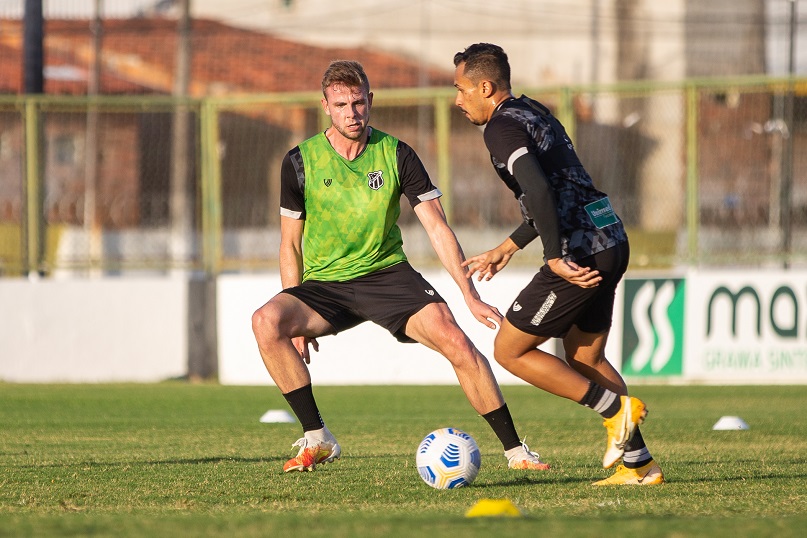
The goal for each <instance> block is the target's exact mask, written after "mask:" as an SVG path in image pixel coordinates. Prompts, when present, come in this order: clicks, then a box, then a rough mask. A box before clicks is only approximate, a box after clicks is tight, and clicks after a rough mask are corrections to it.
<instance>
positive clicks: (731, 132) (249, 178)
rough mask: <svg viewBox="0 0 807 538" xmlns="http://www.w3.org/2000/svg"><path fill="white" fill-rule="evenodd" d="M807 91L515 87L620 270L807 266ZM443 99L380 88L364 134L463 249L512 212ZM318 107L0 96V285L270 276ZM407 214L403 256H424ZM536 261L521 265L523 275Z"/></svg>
mask: <svg viewBox="0 0 807 538" xmlns="http://www.w3.org/2000/svg"><path fill="white" fill-rule="evenodd" d="M805 87H807V81H805V80H802V79H795V80H793V79H784V80H783V79H770V78H756V79H738V80H730V81H691V82H687V83H681V84H664V85H660V84H652V83H642V84H625V85H620V86H613V87H607V88H604V87H579V88H557V89H542V90H535V91H525V93H527V94H528V95H530V96H531V97H534V98H536V99H538V100H541V101H542V102H544V103H545V104H547V105H548V106H550V108H552V109H553V110H554V111H555V113H556V115H558V116H559V117H560V118H561V120H562V121H563V122H564V123H565V124H566V126H567V128H568V130H569V132H570V134H571V136H572V138H573V140H574V141H575V144H576V146H577V150H578V152H579V154H580V156H581V159H582V161H583V163H584V164H585V165H586V167H587V168H588V170H589V171H590V173H591V174H592V176H593V177H594V179H595V183H596V184H597V185H598V186H599V187H600V188H601V190H604V191H605V192H607V193H608V194H609V195H610V198H611V200H612V202H613V204H614V206H615V208H616V210H617V211H618V213H619V214H620V216H621V218H622V219H623V221H624V222H625V224H626V225H627V227H628V230H629V234H630V236H631V240H632V267H633V268H634V269H640V268H659V267H668V268H669V267H677V266H685V265H700V266H714V265H757V266H759V265H766V264H769V265H782V264H786V265H790V266H793V265H804V264H805V263H807V171H805V170H807V168H806V167H805V166H804V165H807V163H805V162H803V161H805V160H807V152H806V151H804V149H807V130H805V123H807V110H805V104H806V103H807V101H805V99H804V97H803V94H804V93H805V92H804V89H805ZM453 97H454V94H453V92H451V91H447V90H445V89H440V90H380V91H376V95H375V100H374V106H373V116H372V120H371V124H372V125H374V126H375V127H377V128H379V129H381V130H384V131H387V132H389V133H390V134H393V135H394V136H396V137H398V138H400V139H402V140H404V141H406V142H407V143H409V144H410V145H412V146H413V147H414V148H415V149H416V150H417V152H418V154H419V155H420V157H421V159H422V160H423V162H424V164H425V165H426V168H427V170H429V172H430V174H431V176H432V178H433V180H434V181H435V183H436V184H437V185H438V186H439V187H440V189H441V190H442V191H443V192H444V194H445V196H444V197H443V204H444V205H445V207H446V209H447V214H448V216H449V220H450V222H451V224H452V226H453V227H454V229H455V231H456V232H457V235H458V237H459V238H460V242H461V243H462V245H463V248H464V250H465V251H466V252H467V253H469V254H471V253H477V252H479V251H482V250H486V249H488V248H491V247H493V246H495V245H496V244H498V243H499V242H500V241H501V240H502V239H503V238H504V237H505V236H506V235H507V234H508V233H509V232H510V231H511V230H512V229H513V228H514V227H515V226H516V225H517V224H518V221H519V218H520V217H519V212H518V209H517V205H516V203H515V201H514V200H513V198H512V195H511V194H510V192H509V191H508V190H507V189H505V188H504V187H503V185H502V184H501V182H500V181H499V180H498V179H497V178H496V176H495V173H494V172H493V169H492V167H491V165H490V161H489V156H488V153H487V151H486V150H485V147H484V143H483V141H482V136H481V133H480V132H479V130H478V129H477V128H476V127H474V126H472V125H471V124H469V123H468V121H467V120H466V119H465V118H464V117H462V115H461V114H460V113H459V111H458V110H457V109H456V108H455V107H453ZM319 98H320V95H319V94H318V93H316V92H312V93H303V94H272V95H253V96H247V97H232V98H209V99H203V100H174V99H171V98H165V97H95V98H86V97H84V98H58V97H53V96H47V97H44V96H38V97H37V96H31V97H22V96H18V97H7V98H0V274H4V275H17V274H27V273H32V272H39V273H43V274H58V273H59V272H65V271H67V272H78V273H80V274H89V273H93V272H96V273H97V272H102V273H116V272H121V271H129V270H150V271H159V272H164V271H170V270H174V269H183V270H199V271H206V272H209V273H212V274H217V273H219V272H222V271H245V270H250V271H251V270H265V269H270V268H273V267H274V266H275V265H276V264H277V250H278V245H279V229H278V228H279V207H278V204H279V174H280V162H281V160H282V158H283V156H284V155H285V153H286V152H287V151H288V150H289V149H290V148H291V147H292V146H294V145H295V144H297V143H298V142H300V141H302V140H303V139H305V138H307V137H309V136H312V135H313V134H315V133H316V132H318V131H320V130H322V129H324V128H325V127H326V126H327V123H326V120H327V117H326V116H325V115H324V114H323V113H322V110H321V106H320V104H319ZM403 205H404V211H403V213H402V217H401V221H400V224H401V227H402V228H403V230H404V240H405V249H406V250H407V252H408V254H409V255H410V257H411V258H413V259H416V260H418V261H419V262H423V263H434V262H435V261H436V256H434V254H433V252H432V251H431V247H430V246H429V244H428V240H427V238H426V237H425V234H424V233H423V232H422V229H421V228H420V227H419V224H418V223H417V219H416V217H415V216H414V212H412V211H411V210H409V209H408V207H406V206H407V204H406V203H405V201H404V203H403ZM540 250H541V249H540V246H539V245H535V246H530V247H528V248H527V250H525V252H524V253H523V254H522V255H520V256H519V257H517V258H518V261H519V262H521V263H537V262H538V261H539V260H540V255H541V252H540ZM514 262H515V260H514Z"/></svg>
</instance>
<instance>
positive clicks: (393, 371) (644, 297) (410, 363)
mask: <svg viewBox="0 0 807 538" xmlns="http://www.w3.org/2000/svg"><path fill="white" fill-rule="evenodd" d="M424 276H425V277H426V278H427V279H428V280H429V281H430V282H431V284H432V285H433V286H434V287H435V288H436V289H437V291H439V292H440V294H441V295H443V297H444V298H445V299H446V300H447V301H448V303H449V306H450V307H451V309H452V310H453V311H454V314H455V316H456V317H457V320H458V322H459V324H460V326H461V327H462V328H463V329H464V330H465V331H466V332H467V333H468V334H469V336H470V337H471V339H472V340H473V341H474V342H475V343H476V344H477V346H478V347H479V349H480V350H481V351H482V352H483V353H484V354H485V355H487V356H488V358H489V360H491V362H492V367H493V370H494V373H495V374H496V377H497V378H498V379H499V382H500V383H502V384H521V383H523V382H522V381H521V380H519V379H517V378H515V377H513V376H512V375H510V374H509V373H507V372H505V371H504V370H503V369H502V368H500V367H499V366H498V365H497V364H495V361H493V359H492V349H493V339H494V336H495V331H493V330H490V329H488V328H486V327H485V326H483V325H482V324H480V323H478V322H477V321H476V320H474V319H473V318H472V317H471V315H470V313H469V312H468V311H467V308H466V307H465V304H464V302H463V301H462V298H461V296H460V294H459V291H458V290H457V287H456V285H455V284H454V282H453V281H452V280H451V279H450V277H449V276H448V275H447V274H446V273H445V272H444V271H438V270H434V271H424ZM531 276H532V273H531V272H527V271H524V270H518V269H517V268H508V270H507V271H505V272H504V273H501V274H499V275H497V276H496V278H494V279H493V280H492V281H490V282H484V283H479V284H478V285H477V287H478V289H479V291H480V294H481V296H482V298H483V299H484V300H485V301H487V302H488V303H490V304H493V305H495V306H496V307H498V308H499V309H500V310H502V311H505V310H506V309H507V307H508V306H509V305H510V304H511V303H512V301H513V299H514V298H515V296H516V295H517V293H518V292H519V290H521V288H522V287H523V286H524V285H525V284H526V283H527V282H528V281H529V279H530V278H531ZM214 284H215V288H216V296H215V298H214V297H213V293H212V291H211V292H210V295H209V299H208V298H207V297H208V295H206V294H207V292H206V291H205V290H206V289H207V287H206V286H203V285H200V283H199V282H198V281H193V280H192V279H191V278H189V277H187V276H177V277H158V276H155V277H150V278H145V277H140V278H131V277H117V278H104V279H45V280H38V281H28V280H23V279H0V381H9V382H36V383H40V382H41V383H49V382H152V381H161V380H165V379H170V378H176V377H184V376H188V375H190V374H189V370H193V368H189V365H190V364H193V365H194V368H196V370H194V371H195V372H197V373H198V372H199V371H200V370H199V368H200V365H201V366H205V364H204V363H205V361H209V362H210V363H212V368H211V369H209V370H206V371H207V372H215V370H216V366H217V367H218V374H219V379H220V381H221V382H222V383H224V384H236V385H270V384H272V381H271V379H270V378H269V375H268V373H267V372H266V369H265V368H264V366H263V363H262V361H261V358H260V355H259V354H258V350H257V346H256V344H255V339H254V337H253V335H252V329H251V316H252V313H253V312H254V311H255V310H256V309H257V308H259V307H260V306H261V305H262V304H263V303H264V302H266V301H267V300H268V299H269V298H271V297H272V296H274V295H275V294H276V293H278V292H279V291H280V281H279V278H277V277H276V276H274V275H253V276H250V275H223V276H221V277H219V278H218V279H217V281H216V282H214ZM211 289H212V288H211ZM203 295H204V296H203ZM202 299H204V300H202ZM214 302H215V303H216V304H215V305H213V306H214V309H212V310H215V311H216V312H215V317H216V320H215V321H216V323H213V315H212V314H211V315H208V316H207V318H205V316H204V315H202V312H203V311H205V309H206V306H205V305H206V304H207V303H210V304H211V305H212V303H214ZM202 318H205V319H202ZM211 337H212V338H211ZM201 340H207V341H208V342H210V344H209V346H207V345H206V346H200V341H201ZM319 342H320V352H319V353H315V354H314V355H313V358H312V363H311V366H310V369H311V375H312V378H313V380H314V382H315V383H316V384H330V385H339V384H455V383H456V378H455V376H454V372H453V370H452V369H451V367H450V365H449V364H448V361H447V360H445V359H444V358H443V357H441V356H440V355H438V354H437V353H435V352H433V351H430V350H428V349H426V348H425V347H423V346H421V345H419V344H401V343H399V342H397V341H396V340H395V339H394V338H393V337H392V336H391V335H390V334H389V333H387V332H386V331H384V330H383V329H380V328H378V327H376V326H374V325H372V324H369V323H365V324H362V325H360V326H358V327H356V328H354V329H351V330H349V331H346V332H345V333H342V334H339V335H336V336H326V337H323V338H321V339H320V340H319ZM608 345H609V347H608V349H607V354H608V357H609V359H610V360H611V362H612V363H613V364H614V365H615V366H616V367H617V368H618V369H619V370H620V371H621V372H622V374H623V375H624V376H625V377H626V379H628V382H629V383H636V382H645V383H689V384H691V383H704V384H727V383H730V384H771V383H780V384H781V383H788V384H793V383H796V384H804V383H807V271H779V270H770V269H768V270H766V269H762V268H760V269H752V270H739V269H735V270H721V271H689V272H687V273H685V274H680V275H675V276H671V275H649V276H641V275H636V274H632V275H629V277H628V278H627V279H625V280H624V281H623V282H622V283H621V284H620V288H619V289H618V290H617V300H616V306H615V311H614V324H613V328H612V330H611V337H610V339H609V343H608ZM555 346H556V344H554V343H551V347H548V348H547V349H548V350H550V351H551V350H554V349H555ZM191 357H194V358H193V360H191Z"/></svg>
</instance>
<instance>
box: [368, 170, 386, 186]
mask: <svg viewBox="0 0 807 538" xmlns="http://www.w3.org/2000/svg"><path fill="white" fill-rule="evenodd" d="M383 173H384V172H383V171H382V170H377V171H375V172H370V173H369V174H367V177H368V178H370V179H369V180H368V181H367V186H368V187H370V188H371V189H373V190H374V191H377V190H378V189H380V188H381V187H383V186H384V177H383V176H382V174H383Z"/></svg>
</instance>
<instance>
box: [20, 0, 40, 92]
mask: <svg viewBox="0 0 807 538" xmlns="http://www.w3.org/2000/svg"><path fill="white" fill-rule="evenodd" d="M23 24H24V27H25V29H24V36H23V40H24V41H23V58H24V60H23V61H24V62H25V65H24V75H23V78H24V81H23V87H24V92H25V93H27V94H31V93H43V92H44V91H45V75H44V71H43V70H44V65H45V48H44V41H45V18H44V16H43V15H42V0H25V15H24V18H23Z"/></svg>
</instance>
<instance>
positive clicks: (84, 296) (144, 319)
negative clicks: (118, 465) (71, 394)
mask: <svg viewBox="0 0 807 538" xmlns="http://www.w3.org/2000/svg"><path fill="white" fill-rule="evenodd" d="M187 303H188V284H187V280H186V279H184V278H166V277H154V278H114V279H113V278H109V279H101V280H97V279H80V280H79V279H75V280H51V279H47V280H45V279H43V280H36V281H29V280H24V279H0V380H2V381H13V382H37V383H39V382H62V381H64V382H113V381H114V382H117V381H136V382H149V381H160V380H165V379H168V378H173V377H179V376H184V375H186V373H187V364H188V360H187V355H188V346H187V340H188V338H187V334H188V328H187V318H188V313H187Z"/></svg>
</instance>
